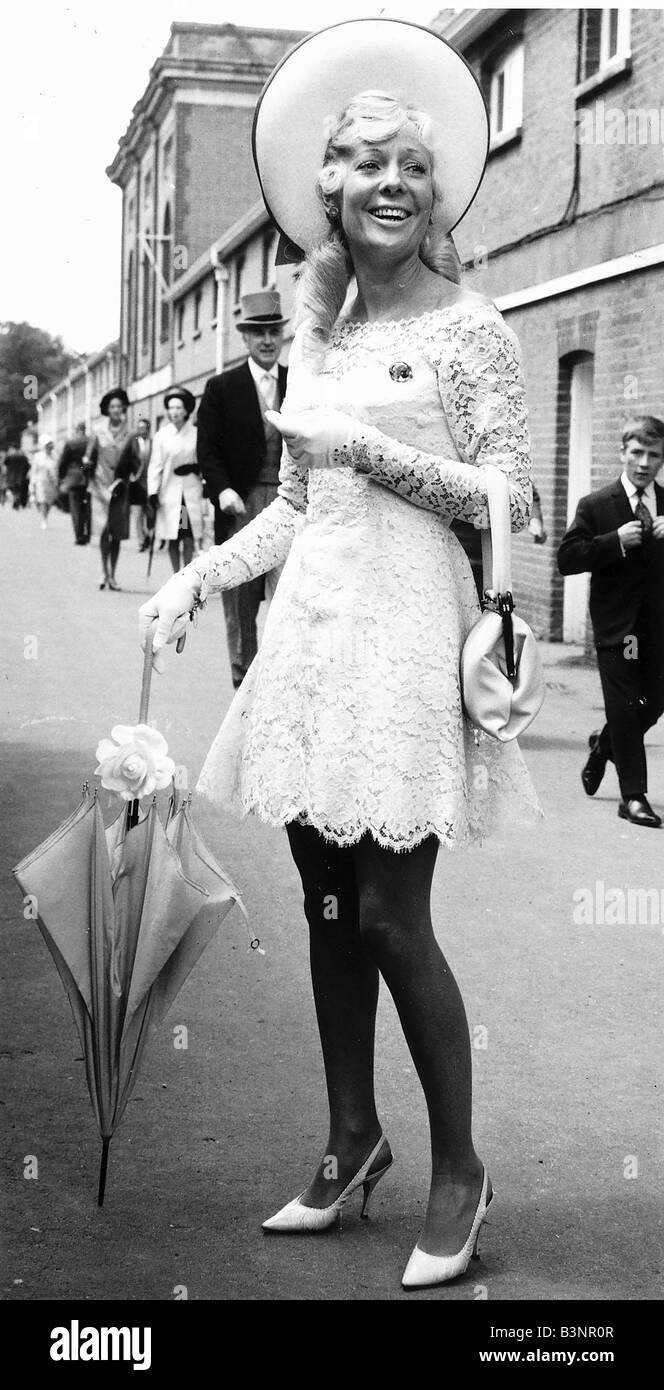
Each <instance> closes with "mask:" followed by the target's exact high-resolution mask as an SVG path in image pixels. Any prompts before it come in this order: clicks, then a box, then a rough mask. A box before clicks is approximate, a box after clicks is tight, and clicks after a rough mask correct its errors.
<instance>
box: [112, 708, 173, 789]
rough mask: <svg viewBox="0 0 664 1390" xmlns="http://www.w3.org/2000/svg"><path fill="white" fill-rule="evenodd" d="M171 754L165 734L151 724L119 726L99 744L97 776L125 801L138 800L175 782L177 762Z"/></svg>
mask: <svg viewBox="0 0 664 1390" xmlns="http://www.w3.org/2000/svg"><path fill="white" fill-rule="evenodd" d="M167 754H168V744H167V742H166V739H165V738H164V736H163V734H160V733H158V731H157V730H156V729H151V728H150V726H149V725H148V724H116V725H115V728H113V729H111V737H110V738H103V739H102V740H101V742H100V743H99V744H98V745H97V752H96V757H97V759H98V762H99V766H98V767H96V768H95V775H96V776H97V777H101V785H102V787H106V788H107V789H108V791H112V792H118V794H119V795H120V796H121V797H122V798H123V800H124V801H138V800H139V798H140V797H142V796H152V793H153V792H157V791H162V790H163V788H164V787H167V786H168V785H169V783H170V782H171V780H172V777H173V773H174V771H175V763H174V762H173V759H172V758H169V757H167Z"/></svg>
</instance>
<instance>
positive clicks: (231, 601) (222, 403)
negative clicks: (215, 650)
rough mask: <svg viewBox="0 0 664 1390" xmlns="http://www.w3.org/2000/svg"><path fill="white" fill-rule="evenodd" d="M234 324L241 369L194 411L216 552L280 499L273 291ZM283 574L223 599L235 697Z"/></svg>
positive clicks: (245, 305)
mask: <svg viewBox="0 0 664 1390" xmlns="http://www.w3.org/2000/svg"><path fill="white" fill-rule="evenodd" d="M240 303H241V309H242V317H241V319H240V321H239V322H238V324H237V328H238V329H239V331H240V333H241V334H242V337H243V338H244V341H245V343H246V346H247V354H248V356H247V359H246V361H245V362H243V363H242V365H241V366H239V367H232V368H231V369H230V370H229V371H226V372H222V373H221V374H220V375H219V376H213V377H211V378H210V380H209V381H208V383H207V385H206V387H205V390H204V392H203V396H202V399H201V403H200V405H199V407H198V417H197V420H198V444H197V457H198V464H199V468H200V470H201V473H202V474H203V477H204V479H205V483H206V488H207V495H208V497H209V498H210V499H211V501H212V502H213V504H214V538H215V543H216V544H217V545H220V544H221V543H222V542H223V541H225V540H227V539H228V537H229V536H232V535H233V534H234V533H235V531H238V530H240V529H241V528H242V527H243V526H246V525H247V523H248V522H249V521H252V520H253V518H254V517H255V516H258V514H259V512H262V511H263V509H264V507H267V506H268V504H269V503H270V502H272V501H273V500H274V498H275V497H276V495H277V486H278V482H279V465H280V460H281V449H282V440H281V435H280V433H279V431H278V430H277V429H275V427H274V425H271V424H270V423H269V421H267V420H266V419H265V412H266V410H279V409H280V407H281V403H282V401H283V398H284V395H285V392H286V368H285V367H281V366H279V364H278V358H279V353H280V351H281V347H282V344H283V336H284V324H286V323H287V322H288V319H285V318H283V316H282V313H281V301H280V298H279V295H278V293H276V291H273V290H261V291H260V292H258V293H256V294H245V295H243V296H242V299H241V301H240ZM279 574H280V569H274V570H269V571H268V573H267V574H265V575H261V576H260V578H258V579H251V580H249V581H248V582H247V583H246V584H240V585H239V586H238V587H237V588H235V589H229V590H225V591H223V592H222V599H223V604H224V615H225V619H226V637H227V641H228V654H229V657H230V662H231V676H232V680H233V685H234V687H235V689H236V690H237V688H238V686H239V685H241V683H242V681H243V680H244V677H245V675H246V674H247V671H248V669H249V667H250V665H251V663H252V661H253V659H254V657H255V655H256V652H257V649H258V641H257V635H256V616H257V613H258V609H259V606H260V602H261V599H262V598H263V597H265V598H267V599H271V598H272V595H273V593H274V590H275V588H276V584H277V580H278V578H279Z"/></svg>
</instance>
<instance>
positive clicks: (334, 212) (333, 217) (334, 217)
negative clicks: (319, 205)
mask: <svg viewBox="0 0 664 1390" xmlns="http://www.w3.org/2000/svg"><path fill="white" fill-rule="evenodd" d="M325 216H326V217H327V220H328V222H333V223H335V222H338V221H339V209H338V208H337V207H335V205H334V203H328V204H327V206H326V208H325Z"/></svg>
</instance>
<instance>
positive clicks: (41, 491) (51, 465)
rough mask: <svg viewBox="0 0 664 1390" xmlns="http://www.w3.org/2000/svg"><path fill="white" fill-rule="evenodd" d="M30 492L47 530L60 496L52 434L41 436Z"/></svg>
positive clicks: (31, 469)
mask: <svg viewBox="0 0 664 1390" xmlns="http://www.w3.org/2000/svg"><path fill="white" fill-rule="evenodd" d="M30 493H31V496H32V500H33V502H34V503H35V506H36V508H37V510H38V512H39V513H40V515H41V527H42V531H45V530H46V527H47V526H48V514H49V512H50V510H51V507H52V506H53V504H54V502H55V501H56V500H57V496H58V473H57V464H56V460H55V455H54V453H53V440H52V439H51V436H50V434H42V435H40V436H39V447H38V449H37V450H36V451H35V453H34V454H33V456H32V466H31V468H30Z"/></svg>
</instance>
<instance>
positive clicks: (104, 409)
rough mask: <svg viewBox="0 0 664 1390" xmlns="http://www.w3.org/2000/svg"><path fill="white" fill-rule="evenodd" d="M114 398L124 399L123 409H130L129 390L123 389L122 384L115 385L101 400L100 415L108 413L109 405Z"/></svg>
mask: <svg viewBox="0 0 664 1390" xmlns="http://www.w3.org/2000/svg"><path fill="white" fill-rule="evenodd" d="M114 400H118V401H122V409H123V410H128V409H129V397H128V395H127V392H126V391H125V390H124V389H123V387H122V386H114V387H113V390H112V391H107V392H106V395H105V396H102V398H101V400H100V402H99V413H100V415H108V412H109V406H110V404H111V401H114Z"/></svg>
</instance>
